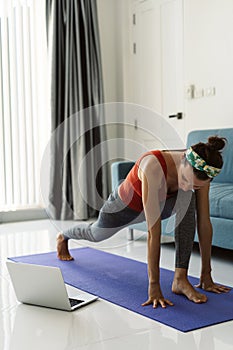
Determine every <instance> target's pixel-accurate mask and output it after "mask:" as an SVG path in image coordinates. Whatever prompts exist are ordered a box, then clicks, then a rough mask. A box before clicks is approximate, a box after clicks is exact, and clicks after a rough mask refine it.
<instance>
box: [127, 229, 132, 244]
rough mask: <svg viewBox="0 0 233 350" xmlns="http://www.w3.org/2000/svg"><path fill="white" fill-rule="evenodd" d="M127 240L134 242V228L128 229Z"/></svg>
mask: <svg viewBox="0 0 233 350" xmlns="http://www.w3.org/2000/svg"><path fill="white" fill-rule="evenodd" d="M127 238H128V241H133V228H129V229H128V234H127Z"/></svg>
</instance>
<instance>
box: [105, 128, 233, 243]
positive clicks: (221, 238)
mask: <svg viewBox="0 0 233 350" xmlns="http://www.w3.org/2000/svg"><path fill="white" fill-rule="evenodd" d="M211 135H218V136H221V137H226V139H227V141H228V142H227V145H226V147H225V148H224V150H223V159H224V165H223V169H222V171H221V173H220V175H218V176H217V177H216V178H215V179H214V180H213V181H212V182H211V185H210V218H211V222H212V225H213V245H214V246H218V247H221V248H225V249H233V128H226V129H208V130H195V131H191V132H190V133H189V134H188V138H187V147H189V146H191V145H192V144H195V143H198V142H200V141H202V142H206V141H207V139H208V137H209V136H211ZM133 165H134V162H128V161H121V162H115V163H113V164H112V167H111V173H112V188H113V189H115V188H116V187H117V186H118V185H119V183H120V182H121V181H123V179H124V178H125V177H126V175H127V174H128V172H129V170H130V169H131V168H132V166H133ZM174 220H175V216H174V215H173V217H171V218H170V219H167V220H163V221H162V234H163V235H169V236H173V235H174V222H175V221H174ZM134 229H137V230H140V231H147V226H146V223H145V222H143V223H140V224H136V225H132V226H129V231H128V239H131V240H132V239H133V230H134ZM195 241H198V237H197V234H196V235H195Z"/></svg>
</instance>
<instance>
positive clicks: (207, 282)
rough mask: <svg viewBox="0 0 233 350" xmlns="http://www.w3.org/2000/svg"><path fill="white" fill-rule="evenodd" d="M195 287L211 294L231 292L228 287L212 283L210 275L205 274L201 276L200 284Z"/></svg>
mask: <svg viewBox="0 0 233 350" xmlns="http://www.w3.org/2000/svg"><path fill="white" fill-rule="evenodd" d="M195 287H197V288H202V289H204V290H206V291H207V292H213V293H217V294H220V293H227V292H229V291H230V290H231V288H229V287H226V286H222V285H220V284H216V283H214V281H213V280H212V277H211V275H210V274H206V275H203V276H201V278H200V283H199V284H198V285H196V286H195Z"/></svg>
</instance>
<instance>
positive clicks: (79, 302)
mask: <svg viewBox="0 0 233 350" xmlns="http://www.w3.org/2000/svg"><path fill="white" fill-rule="evenodd" d="M69 301H70V306H71V307H73V306H75V305H78V304H81V303H83V302H84V300H79V299H72V298H69Z"/></svg>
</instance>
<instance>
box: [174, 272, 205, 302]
mask: <svg viewBox="0 0 233 350" xmlns="http://www.w3.org/2000/svg"><path fill="white" fill-rule="evenodd" d="M182 270H183V271H182ZM172 291H173V293H175V294H183V295H185V296H186V297H187V298H188V299H189V300H191V301H193V302H194V303H198V304H200V303H205V302H206V301H207V296H206V295H205V294H202V293H199V292H198V291H197V290H196V289H195V288H194V287H193V286H192V285H191V283H190V282H189V280H188V278H187V274H186V270H185V269H176V273H175V276H174V280H173V283H172Z"/></svg>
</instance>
